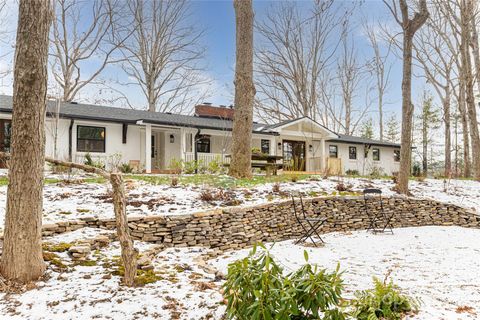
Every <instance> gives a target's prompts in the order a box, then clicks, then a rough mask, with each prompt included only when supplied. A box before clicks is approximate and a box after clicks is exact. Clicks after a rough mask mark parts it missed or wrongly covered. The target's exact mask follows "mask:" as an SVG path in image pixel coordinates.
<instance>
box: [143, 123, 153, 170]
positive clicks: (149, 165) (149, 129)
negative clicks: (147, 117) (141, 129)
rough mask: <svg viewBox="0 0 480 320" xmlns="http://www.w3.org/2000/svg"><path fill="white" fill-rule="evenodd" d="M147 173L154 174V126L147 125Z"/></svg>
mask: <svg viewBox="0 0 480 320" xmlns="http://www.w3.org/2000/svg"><path fill="white" fill-rule="evenodd" d="M145 172H146V173H151V172H152V125H151V124H146V125H145Z"/></svg>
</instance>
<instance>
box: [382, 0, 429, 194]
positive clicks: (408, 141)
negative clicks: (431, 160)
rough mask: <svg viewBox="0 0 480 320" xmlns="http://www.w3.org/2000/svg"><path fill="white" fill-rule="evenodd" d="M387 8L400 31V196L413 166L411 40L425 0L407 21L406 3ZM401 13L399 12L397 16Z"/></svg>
mask: <svg viewBox="0 0 480 320" xmlns="http://www.w3.org/2000/svg"><path fill="white" fill-rule="evenodd" d="M383 2H384V3H385V4H386V6H387V7H388V9H389V10H390V12H391V13H392V15H393V17H394V18H395V20H396V22H397V23H398V24H399V25H400V27H401V28H402V31H403V46H402V53H403V80H402V142H401V150H400V172H399V174H398V182H397V190H398V192H400V193H403V194H407V193H408V178H409V176H410V170H411V162H412V122H413V110H414V107H413V104H412V50H413V36H414V35H415V32H417V30H418V29H420V27H421V26H422V25H423V24H424V23H425V22H426V21H427V19H428V16H429V14H428V10H427V2H426V0H419V7H418V9H419V11H418V12H415V13H414V15H413V17H410V14H409V11H410V10H409V7H408V4H407V1H406V0H398V5H397V2H396V0H392V1H391V2H387V0H383ZM399 11H400V12H399Z"/></svg>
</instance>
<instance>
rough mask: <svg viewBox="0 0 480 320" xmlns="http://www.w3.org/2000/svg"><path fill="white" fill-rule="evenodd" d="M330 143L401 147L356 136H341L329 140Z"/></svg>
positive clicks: (396, 144)
mask: <svg viewBox="0 0 480 320" xmlns="http://www.w3.org/2000/svg"><path fill="white" fill-rule="evenodd" d="M327 141H328V142H343V143H351V144H371V145H374V146H383V147H400V144H398V143H393V142H388V141H380V140H373V139H367V138H362V137H355V136H347V135H345V134H339V138H335V139H330V140H327Z"/></svg>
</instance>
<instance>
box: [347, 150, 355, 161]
mask: <svg viewBox="0 0 480 320" xmlns="http://www.w3.org/2000/svg"><path fill="white" fill-rule="evenodd" d="M348 158H349V159H350V160H356V159H357V147H348Z"/></svg>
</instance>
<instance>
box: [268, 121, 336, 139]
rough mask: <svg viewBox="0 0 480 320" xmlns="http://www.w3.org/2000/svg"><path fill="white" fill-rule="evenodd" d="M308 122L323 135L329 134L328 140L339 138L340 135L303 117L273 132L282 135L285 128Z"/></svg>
mask: <svg viewBox="0 0 480 320" xmlns="http://www.w3.org/2000/svg"><path fill="white" fill-rule="evenodd" d="M306 121H308V122H309V123H310V124H311V125H313V126H315V127H317V128H319V129H320V130H321V132H322V133H323V132H326V133H327V136H326V137H327V138H339V135H338V134H336V133H335V132H333V131H331V130H330V129H328V128H326V127H324V126H322V125H321V124H319V123H318V122H316V121H314V120H312V119H310V118H309V117H303V118H298V119H295V120H293V121H291V122H288V123H285V124H282V125H280V126H278V127H275V128H272V131H274V132H279V133H280V132H282V133H283V132H284V131H282V129H283V128H285V127H288V126H291V125H294V124H297V123H301V124H303V123H304V122H306Z"/></svg>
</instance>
